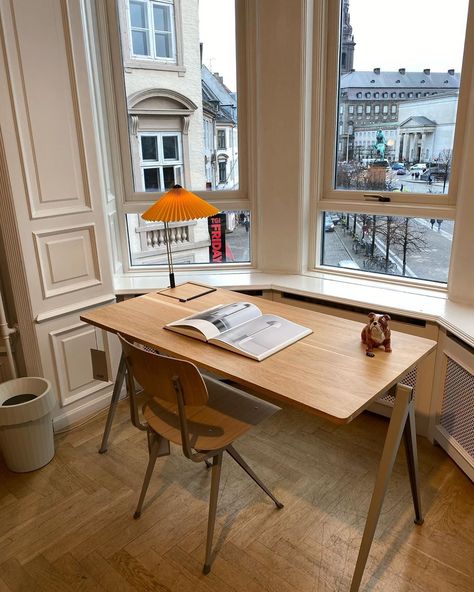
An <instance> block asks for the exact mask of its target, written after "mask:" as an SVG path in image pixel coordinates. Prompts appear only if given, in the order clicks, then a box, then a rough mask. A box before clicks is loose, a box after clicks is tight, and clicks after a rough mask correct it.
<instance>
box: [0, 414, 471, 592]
mask: <svg viewBox="0 0 474 592" xmlns="http://www.w3.org/2000/svg"><path fill="white" fill-rule="evenodd" d="M103 424H104V416H101V417H98V418H96V419H94V420H91V421H90V422H89V423H87V424H86V425H85V426H83V427H81V428H77V429H75V430H73V431H71V432H69V433H67V434H63V435H60V436H57V438H56V444H57V451H56V456H55V458H54V460H53V461H52V462H51V463H50V464H49V465H48V466H46V467H44V468H43V469H41V470H39V471H35V472H33V473H29V474H23V475H17V474H14V473H10V472H9V471H7V469H6V468H5V467H4V465H3V464H1V461H0V592H8V591H10V592H16V591H22V592H23V591H24V592H37V591H45V592H54V591H63V590H81V591H88V590H110V591H111V592H122V591H123V592H129V591H132V590H140V591H142V590H145V591H155V590H156V591H160V592H161V591H165V592H166V591H173V592H175V591H176V592H178V591H179V592H184V591H190V592H205V591H215V592H230V591H239V592H260V591H269V592H270V591H271V592H307V591H308V592H309V591H311V592H315V591H331V592H333V591H339V590H341V591H345V590H348V589H349V583H350V578H351V575H352V570H353V568H354V564H355V560H356V555H357V551H358V546H359V543H360V539H361V535H362V528H363V525H364V522H365V517H366V512H367V508H368V504H369V500H370V495H371V492H372V486H373V482H374V474H375V469H376V466H377V462H378V458H379V454H380V450H381V446H382V443H383V438H384V435H385V430H386V425H387V424H386V420H384V419H383V418H380V417H377V416H374V415H369V414H364V415H363V416H362V417H360V418H359V419H358V420H356V421H354V422H353V423H352V424H350V425H349V426H344V427H336V426H333V425H331V424H328V423H327V422H324V421H323V420H319V419H318V418H315V417H311V416H309V415H307V414H303V413H300V412H297V411H295V410H284V411H282V412H280V413H278V414H277V415H275V416H274V417H273V418H271V419H270V420H268V421H267V422H265V423H264V424H262V425H261V426H260V427H259V428H257V429H256V430H254V431H253V432H251V433H250V434H249V435H247V436H245V437H244V438H242V439H241V440H240V441H239V442H237V446H236V447H237V449H238V450H239V451H240V452H241V453H242V455H243V456H244V457H245V458H246V459H247V460H248V461H249V462H250V464H252V466H254V468H255V469H256V471H257V473H258V474H259V475H260V476H261V477H262V478H263V479H264V480H265V481H266V482H267V484H268V485H269V486H270V487H271V488H272V489H273V491H274V492H275V493H276V494H277V496H278V497H279V498H280V499H281V500H282V501H283V503H284V504H285V508H284V509H283V510H276V509H275V507H274V505H273V504H272V503H271V502H270V500H269V499H268V498H267V497H266V496H265V495H264V494H263V493H262V492H261V491H260V489H259V488H257V487H256V486H255V484H254V483H253V482H252V481H251V480H250V479H249V478H248V477H247V476H246V475H245V474H244V473H243V472H242V471H241V469H240V468H239V467H238V466H237V465H236V464H235V463H234V462H233V461H232V460H231V459H230V457H227V458H225V462H224V468H223V474H222V482H221V494H220V497H219V509H218V518H217V519H218V524H217V529H216V536H215V543H216V544H217V547H218V553H217V556H216V559H215V561H214V564H213V568H212V571H211V573H210V574H209V575H207V576H204V575H202V573H201V568H202V561H203V557H204V543H205V535H206V520H207V503H208V493H209V481H210V479H209V472H208V471H207V470H206V469H205V468H204V466H203V465H201V464H199V465H195V464H194V463H191V462H190V461H188V460H187V459H185V458H184V457H183V456H182V454H181V453H180V451H179V450H177V449H176V448H174V449H173V454H172V456H171V457H167V458H164V459H161V460H160V459H159V460H158V463H157V467H156V469H155V474H154V476H153V479H152V483H151V485H150V489H149V496H148V498H147V500H148V503H146V505H145V508H144V512H143V514H142V517H141V518H140V519H139V520H133V519H132V514H133V511H134V507H135V504H136V501H137V497H138V493H139V490H140V487H141V482H142V478H143V474H144V470H145V466H146V462H147V451H146V444H145V434H144V433H143V432H139V431H137V430H135V429H134V428H133V427H132V426H131V425H130V424H129V422H128V421H127V407H126V405H125V404H124V403H121V406H120V409H119V415H118V418H117V421H116V423H115V425H114V429H113V432H112V439H111V444H110V446H109V451H108V452H107V454H104V455H99V454H97V447H98V444H99V441H100V435H101V432H102V429H103ZM419 456H420V471H421V477H422V499H423V505H424V511H425V524H424V525H423V526H421V527H419V526H415V525H414V524H413V510H412V505H411V496H410V489H409V484H408V479H407V473H406V470H405V463H404V454H403V451H401V453H400V454H399V457H398V460H397V464H396V467H395V470H394V475H393V478H392V481H391V485H390V489H389V491H388V494H387V497H386V500H385V503H384V506H383V510H382V515H381V519H380V523H379V526H378V528H377V532H376V539H375V541H374V544H373V546H372V551H371V554H370V558H369V562H368V565H367V569H366V573H365V575H364V579H363V582H362V587H361V590H379V591H384V592H396V591H398V590H410V591H411V590H413V591H419V592H427V591H429V592H434V591H438V590H439V591H440V592H449V591H456V592H462V591H466V592H473V590H474V486H473V484H472V483H471V482H470V481H469V479H468V478H467V477H466V476H465V475H464V474H463V473H462V472H461V471H460V470H459V469H458V468H457V466H456V465H455V464H454V463H453V462H452V461H451V460H450V459H449V458H448V457H447V456H446V454H445V453H444V452H443V451H442V450H441V449H440V448H438V447H433V446H431V445H430V444H429V443H428V442H427V441H426V440H424V439H420V440H419Z"/></svg>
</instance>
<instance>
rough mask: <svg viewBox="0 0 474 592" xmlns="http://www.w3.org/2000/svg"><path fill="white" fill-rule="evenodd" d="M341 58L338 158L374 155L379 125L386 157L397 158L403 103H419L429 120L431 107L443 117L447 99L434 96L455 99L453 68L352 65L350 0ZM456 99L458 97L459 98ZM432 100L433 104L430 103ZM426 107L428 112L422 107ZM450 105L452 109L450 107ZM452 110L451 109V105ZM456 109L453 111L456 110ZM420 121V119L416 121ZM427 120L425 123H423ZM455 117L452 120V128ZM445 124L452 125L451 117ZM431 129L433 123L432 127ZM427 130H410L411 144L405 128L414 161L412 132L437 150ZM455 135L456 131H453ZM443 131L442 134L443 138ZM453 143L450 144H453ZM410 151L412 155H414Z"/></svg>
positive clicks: (407, 149) (456, 80)
mask: <svg viewBox="0 0 474 592" xmlns="http://www.w3.org/2000/svg"><path fill="white" fill-rule="evenodd" d="M341 35H342V36H341V60H340V84H339V121H338V126H339V128H338V131H339V135H338V137H339V140H338V160H339V161H340V162H342V161H350V160H356V161H361V160H362V159H366V158H372V157H373V156H374V155H375V151H374V142H372V139H375V134H376V132H377V130H379V129H381V130H382V131H383V132H384V135H385V137H386V139H387V149H386V154H385V156H386V158H387V159H388V160H389V161H394V160H398V159H399V154H400V150H399V147H400V142H399V140H398V139H397V138H398V137H399V136H400V135H401V132H400V131H399V126H400V125H401V124H403V123H406V122H405V120H406V117H405V115H406V113H407V110H406V109H404V108H403V106H404V105H405V104H409V105H410V106H409V107H408V110H409V111H410V112H411V110H412V109H413V105H414V104H416V103H417V102H418V101H419V102H420V103H419V104H420V107H419V109H416V111H417V114H418V115H419V116H424V117H426V118H428V119H432V118H433V117H434V121H436V117H437V114H436V113H434V111H433V109H436V107H439V108H440V109H441V112H440V117H442V119H443V122H445V115H446V112H445V107H444V106H442V105H443V104H444V100H443V99H441V100H440V101H439V102H437V101H434V102H433V103H431V100H432V99H434V98H435V97H441V96H443V97H446V99H447V102H448V103H452V102H453V97H457V95H458V92H459V84H460V74H459V73H458V72H455V71H454V69H449V70H448V71H447V72H432V71H431V69H430V68H425V69H424V70H423V71H421V72H408V71H407V70H406V69H405V68H399V69H398V71H395V72H383V71H381V69H380V68H377V67H376V68H373V70H371V71H356V70H354V69H353V67H352V66H353V61H354V50H355V46H356V43H355V41H354V35H353V34H352V27H351V25H350V13H349V2H348V0H345V2H344V4H343V23H342V31H341ZM456 102H457V99H456ZM429 105H431V106H432V107H433V108H431V107H429ZM425 106H426V108H427V109H428V111H429V113H431V116H430V115H428V114H427V113H428V111H427V112H424V111H423V109H424V107H425ZM448 110H449V109H448ZM450 112H451V113H452V109H451V110H450ZM455 113H456V111H455V110H454V115H455ZM417 123H419V124H420V125H421V123H422V122H417ZM425 123H426V122H425ZM454 124H455V118H454V119H452V121H451V122H450V123H449V125H452V127H453V129H454ZM443 125H448V124H447V122H445V123H443ZM428 128H429V126H428ZM428 128H427V129H426V130H425V131H423V125H421V127H420V126H418V127H416V131H415V129H414V130H413V131H412V139H411V141H413V145H412V146H410V147H407V142H408V140H409V138H408V135H409V133H408V132H407V131H405V132H404V134H405V136H406V137H405V149H404V150H403V151H402V152H403V154H404V155H405V156H406V157H407V158H406V160H408V161H410V162H417V161H418V162H419V160H418V159H419V158H420V157H421V153H422V152H421V146H420V141H421V140H422V138H421V136H419V135H417V136H416V141H415V135H414V134H421V135H423V133H424V134H425V136H424V140H423V143H424V146H425V152H426V150H428V153H429V151H430V150H433V149H434V150H437V149H438V148H439V146H438V145H436V147H435V148H430V147H429V146H428V143H427V141H426V145H425V140H426V134H431V133H433V132H432V130H430V129H428ZM451 137H452V136H451ZM441 138H442V135H441V134H439V140H440V141H441ZM451 146H452V144H451ZM409 155H411V156H412V157H413V158H410V157H409Z"/></svg>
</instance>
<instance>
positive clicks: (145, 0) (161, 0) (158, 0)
mask: <svg viewBox="0 0 474 592" xmlns="http://www.w3.org/2000/svg"><path fill="white" fill-rule="evenodd" d="M130 3H134V4H142V5H143V6H144V7H145V14H146V19H147V25H148V26H147V27H146V28H144V29H139V30H140V31H142V32H146V33H147V39H148V48H149V50H150V53H149V55H146V54H145V55H144V54H136V53H135V52H134V50H133V40H132V33H133V31H134V29H136V27H133V26H132V19H131V11H130ZM155 6H161V7H164V8H166V9H167V10H168V11H169V19H170V23H171V30H170V31H166V33H169V35H170V37H171V56H159V55H157V49H156V34H157V33H162V32H163V31H157V30H156V29H155V17H154V9H155ZM127 9H128V10H127V13H128V27H127V31H128V34H129V36H130V51H131V57H132V58H133V59H139V60H147V59H148V60H157V61H160V62H165V63H170V64H175V63H176V23H175V11H174V2H173V0H127Z"/></svg>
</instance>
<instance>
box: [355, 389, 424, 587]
mask: <svg viewBox="0 0 474 592" xmlns="http://www.w3.org/2000/svg"><path fill="white" fill-rule="evenodd" d="M412 396H413V389H412V388H411V387H409V386H406V385H404V384H397V389H396V396H395V404H394V406H393V411H392V417H391V419H390V423H389V425H388V430H387V436H386V438H385V444H384V447H383V452H382V458H381V459H380V464H379V468H378V471H377V477H376V480H375V485H374V490H373V493H372V499H371V500H370V506H369V513H368V514H367V520H366V522H365V528H364V534H363V535H362V542H361V544H360V549H359V555H358V557H357V563H356V566H355V569H354V575H353V576H352V582H351V592H357V590H359V586H360V582H361V580H362V576H363V574H364V569H365V564H366V563H367V557H368V556H369V551H370V547H371V545H372V541H373V538H374V533H375V529H376V527H377V522H378V520H379V516H380V510H381V508H382V503H383V500H384V497H385V492H386V491H387V486H388V482H389V480H390V475H391V474H392V469H393V465H394V463H395V459H396V457H397V452H398V449H399V447H400V441H401V439H402V435H403V431H404V429H405V424H406V423H407V417H408V413H409V410H410V404H411V400H412ZM413 429H414V423H413ZM415 450H416V441H415Z"/></svg>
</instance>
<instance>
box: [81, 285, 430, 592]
mask: <svg viewBox="0 0 474 592" xmlns="http://www.w3.org/2000/svg"><path fill="white" fill-rule="evenodd" d="M238 301H247V302H253V303H255V304H256V305H257V306H258V307H259V308H260V309H261V310H262V312H263V313H270V314H276V315H280V316H282V317H285V318H287V319H289V320H291V321H294V322H296V323H300V324H302V325H305V326H306V327H310V328H311V329H313V333H312V334H311V335H308V336H307V337H305V338H304V339H302V340H300V341H298V342H297V343H295V344H293V345H291V346H289V347H287V348H285V349H283V350H281V351H279V352H277V353H276V354H274V355H272V356H270V357H269V358H267V359H266V360H264V361H262V362H256V361H254V360H251V359H248V358H246V357H244V356H240V355H237V354H234V353H231V352H228V351H226V350H223V349H221V348H219V347H216V346H214V345H210V344H207V343H203V342H201V341H198V340H195V339H192V338H190V337H186V336H184V335H179V334H177V333H173V332H171V331H167V330H165V329H164V328H163V327H164V326H165V325H166V324H167V323H169V322H170V321H174V320H177V319H179V318H182V317H184V316H187V315H190V314H193V313H194V312H198V311H201V310H204V309H207V308H210V307H212V306H216V305H218V304H229V303H232V302H238ZM81 319H82V320H83V321H85V322H87V323H90V324H92V325H95V326H97V327H100V328H102V329H105V330H106V331H111V332H113V333H123V334H124V335H126V336H128V337H131V338H132V339H134V340H136V341H138V342H140V343H143V344H145V345H149V346H151V347H153V348H156V349H158V350H159V351H160V352H163V353H167V354H171V355H174V356H177V357H180V358H183V359H186V360H190V361H192V362H194V363H195V364H197V365H198V366H199V367H201V368H204V369H207V370H210V371H212V372H215V373H216V374H218V375H221V376H223V377H225V378H229V379H232V380H233V381H235V382H237V383H238V384H240V385H242V387H247V388H249V389H251V390H252V391H253V392H254V393H256V394H261V395H262V396H263V397H267V398H271V399H273V400H277V401H280V402H283V403H286V404H289V405H294V406H296V407H299V408H301V409H304V410H306V411H308V412H310V413H316V414H317V415H321V416H323V417H326V418H327V419H328V420H330V421H333V422H337V423H348V422H350V421H351V420H352V419H354V418H355V417H357V415H359V413H361V412H362V411H363V410H364V409H366V408H367V407H369V406H370V404H371V403H372V402H373V401H374V400H376V399H377V398H378V397H379V396H380V395H381V394H382V393H384V392H385V391H387V390H388V389H389V388H391V387H393V386H395V385H396V398H395V404H394V408H393V411H392V417H391V420H390V423H389V427H388V431H387V437H386V441H385V445H384V449H383V452H382V457H381V461H380V465H379V469H378V472H377V477H376V482H375V486H374V491H373V495H372V500H371V503H370V508H369V513H368V516H367V521H366V526H365V529H364V534H363V537H362V542H361V547H360V551H359V556H358V559H357V563H356V567H355V571H354V576H353V579H352V585H351V591H355V590H358V589H359V585H360V582H361V579H362V575H363V572H364V568H365V564H366V561H367V557H368V553H369V550H370V546H371V544H372V540H373V536H374V532H375V528H376V526H377V522H378V518H379V515H380V510H381V507H382V503H383V499H384V496H385V491H386V488H387V486H388V482H389V478H390V475H391V472H392V467H393V463H394V461H395V457H396V454H397V451H398V448H399V446H400V441H401V438H402V436H404V440H405V448H406V451H407V461H408V468H409V475H410V483H411V488H412V495H413V502H414V507H415V516H416V518H415V522H416V523H418V524H421V523H422V522H423V519H422V514H421V505H420V497H419V488H418V471H417V453H416V435H415V423H414V422H415V418H414V410H413V401H412V389H411V388H410V387H407V386H405V385H403V384H400V381H401V380H402V379H403V376H404V375H405V374H406V373H407V372H408V371H409V370H411V369H412V368H413V367H414V366H416V364H417V363H418V362H419V361H420V360H421V359H423V358H424V357H425V356H427V355H428V354H429V353H430V352H431V351H432V350H433V349H434V348H435V347H436V343H435V342H434V341H430V340H427V339H423V338H421V337H415V336H412V335H406V334H404V333H399V332H397V331H392V343H393V351H392V352H391V353H385V352H384V351H383V350H382V349H379V350H376V351H375V357H373V358H370V357H368V356H366V355H365V347H364V346H363V344H362V343H361V340H360V333H361V330H362V327H363V325H362V324H361V323H357V322H354V321H348V320H344V319H339V318H337V317H333V316H329V315H324V314H321V313H317V312H312V311H308V310H303V309H299V308H296V307H291V306H288V305H285V304H280V303H275V302H271V301H268V300H263V299H259V298H253V297H250V296H246V295H241V294H237V293H235V292H230V291H227V290H221V289H219V290H217V291H215V292H213V293H211V294H207V295H205V296H202V297H200V298H196V299H194V300H191V301H188V302H184V303H183V302H179V301H178V300H175V299H172V298H169V297H167V296H164V295H160V294H159V293H155V294H146V295H144V296H140V297H139V298H133V299H130V300H126V301H125V302H121V303H118V304H112V305H110V306H106V307H104V308H100V309H97V310H93V311H90V312H88V313H86V314H84V315H82V316H81ZM124 374H125V364H124V362H123V360H122V361H121V363H120V366H119V370H118V373H117V379H116V385H115V388H114V393H113V395H112V401H111V406H110V409H109V416H108V418H107V423H106V428H105V430H104V437H103V440H102V446H101V449H100V452H105V451H106V449H107V440H108V436H109V432H110V427H111V424H112V421H113V415H114V411H115V407H116V404H117V402H118V398H119V395H120V391H121V388H122V384H123V379H124Z"/></svg>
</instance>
